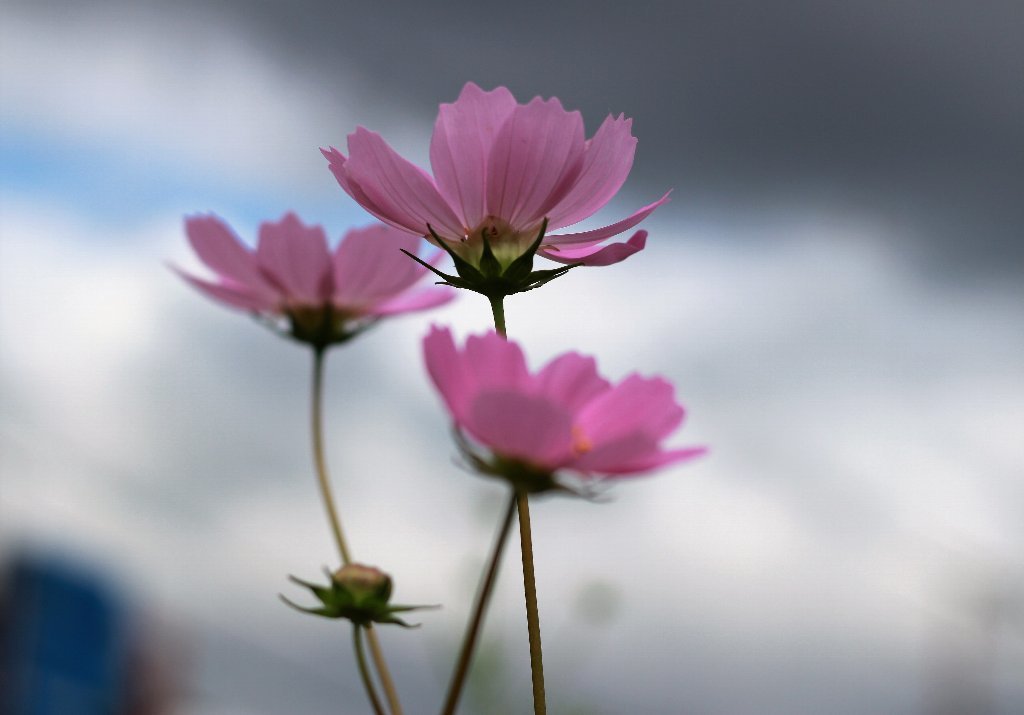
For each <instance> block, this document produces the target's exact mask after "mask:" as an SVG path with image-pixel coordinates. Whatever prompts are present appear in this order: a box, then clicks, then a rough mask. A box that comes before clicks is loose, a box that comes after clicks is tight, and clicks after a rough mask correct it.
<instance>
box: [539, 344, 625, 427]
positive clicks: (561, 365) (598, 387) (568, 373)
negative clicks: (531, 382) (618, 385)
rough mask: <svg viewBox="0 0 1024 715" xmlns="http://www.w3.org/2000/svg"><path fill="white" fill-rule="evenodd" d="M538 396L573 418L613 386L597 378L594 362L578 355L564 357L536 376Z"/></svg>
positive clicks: (567, 354) (601, 378) (587, 357)
mask: <svg viewBox="0 0 1024 715" xmlns="http://www.w3.org/2000/svg"><path fill="white" fill-rule="evenodd" d="M535 381H536V384H537V386H538V390H539V394H541V395H543V396H544V397H546V398H547V399H549V400H551V401H552V402H554V403H556V404H558V405H561V406H562V407H563V408H564V409H565V410H566V411H567V412H569V413H570V414H575V412H576V411H577V410H578V409H579V408H581V407H582V406H583V405H584V404H586V403H587V402H589V401H590V400H592V399H593V398H595V397H596V396H597V395H599V394H601V393H602V392H604V391H605V390H609V389H611V383H609V382H608V381H607V380H605V379H604V378H603V377H601V376H600V375H598V374H597V363H596V362H595V360H594V358H592V357H589V356H583V355H580V354H579V353H575V352H573V353H565V354H564V355H559V356H558V357H557V358H555V359H554V360H552V361H551V362H549V363H548V364H547V365H545V366H544V369H542V370H541V371H540V372H539V373H537V377H536V380H535Z"/></svg>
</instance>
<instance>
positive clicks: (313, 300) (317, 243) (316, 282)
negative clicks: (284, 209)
mask: <svg viewBox="0 0 1024 715" xmlns="http://www.w3.org/2000/svg"><path fill="white" fill-rule="evenodd" d="M256 262H257V264H258V265H259V267H260V268H261V269H263V272H264V274H265V275H267V276H268V277H269V278H271V279H272V281H273V282H274V283H275V284H276V285H277V286H278V287H279V288H280V289H281V291H282V293H284V294H285V295H286V296H287V298H288V300H289V301H291V302H297V303H303V304H306V305H320V304H323V303H324V302H326V301H327V300H328V299H329V298H330V293H331V290H330V289H331V258H330V254H329V253H328V251H327V237H326V236H325V235H324V230H323V229H322V228H321V227H320V226H306V225H305V224H303V223H302V221H300V220H299V217H298V216H296V215H295V214H293V213H288V214H286V215H285V216H284V218H282V219H281V220H280V221H278V222H277V223H272V222H267V223H263V224H261V225H260V235H259V243H258V245H257V248H256Z"/></svg>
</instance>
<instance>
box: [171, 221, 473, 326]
mask: <svg viewBox="0 0 1024 715" xmlns="http://www.w3.org/2000/svg"><path fill="white" fill-rule="evenodd" d="M185 232H186V233H187V234H188V239H189V242H190V243H191V244H192V248H193V249H194V250H195V252H196V254H197V255H198V256H199V258H200V259H201V260H202V261H203V263H205V264H206V266H207V267H208V268H209V269H210V270H211V271H213V273H214V274H215V275H216V278H215V279H214V280H207V279H204V278H199V277H196V276H193V275H189V274H188V273H185V272H184V271H181V270H179V269H177V268H175V270H176V271H177V272H178V273H179V274H180V275H181V276H182V277H183V278H184V279H185V280H186V281H188V282H189V283H191V284H192V285H193V286H195V287H196V288H198V289H199V290H200V291H201V292H202V293H204V294H206V295H207V296H209V297H210V298H213V299H214V300H216V301H218V302H221V303H224V304H226V305H229V306H231V307H234V308H241V309H243V310H248V311H251V312H253V313H257V314H259V315H264V316H270V317H282V316H283V317H287V318H288V319H290V321H291V324H292V325H291V327H292V334H293V336H294V337H297V338H299V339H301V340H306V341H308V342H317V340H321V341H326V342H325V343H324V344H329V343H331V342H339V341H340V340H343V339H346V338H347V337H350V336H351V334H352V333H353V332H354V331H356V330H357V329H358V327H360V326H362V325H365V324H366V323H367V322H372V321H373V320H374V319H376V318H380V317H383V316H388V315H396V314H399V313H406V312H409V311H415V310H424V309H427V308H432V307H434V306H438V305H441V304H443V303H447V302H448V301H449V300H451V299H452V298H453V297H454V291H452V290H451V289H449V288H440V287H434V286H431V287H429V288H419V289H414V288H413V285H414V284H415V283H416V282H417V281H418V280H420V278H422V277H423V276H424V274H425V273H426V272H427V271H426V269H425V268H423V267H422V266H419V265H416V264H415V263H413V262H412V261H410V260H408V258H406V257H405V256H403V255H402V253H401V251H400V250H399V249H405V250H407V251H409V252H411V253H415V251H416V247H417V244H418V243H419V241H417V240H416V239H415V238H413V237H411V236H409V235H408V234H407V233H404V232H402V231H396V230H395V229H393V228H391V227H389V226H384V225H381V224H378V225H375V226H368V227H366V228H359V229H353V230H351V231H349V232H348V233H346V234H345V236H344V237H343V238H342V240H341V242H340V243H339V244H338V246H337V248H335V249H334V251H333V252H332V251H330V250H329V249H328V247H327V238H326V235H325V234H324V230H323V228H321V227H320V226H306V225H305V224H303V223H302V221H301V220H299V218H298V217H297V216H296V215H295V214H293V213H288V214H285V216H284V217H283V218H282V219H281V220H280V221H278V222H276V223H274V222H266V223H263V224H261V225H260V228H259V242H258V244H257V247H256V250H255V251H254V250H252V249H250V248H248V247H247V246H245V245H244V244H242V242H241V241H239V240H238V238H237V237H236V236H235V234H234V232H232V230H231V229H230V228H229V227H228V225H227V224H226V223H224V221H222V220H221V219H219V218H217V217H216V216H191V217H189V218H187V219H186V220H185Z"/></svg>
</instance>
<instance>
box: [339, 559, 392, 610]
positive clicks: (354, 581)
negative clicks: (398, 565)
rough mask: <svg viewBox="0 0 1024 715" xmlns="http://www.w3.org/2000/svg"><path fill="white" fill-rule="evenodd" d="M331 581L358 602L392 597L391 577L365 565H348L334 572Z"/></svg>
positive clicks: (385, 599)
mask: <svg viewBox="0 0 1024 715" xmlns="http://www.w3.org/2000/svg"><path fill="white" fill-rule="evenodd" d="M331 581H333V582H334V583H336V584H338V585H339V586H340V587H342V588H344V589H346V590H348V592H349V593H350V594H351V595H352V598H353V599H355V600H356V601H364V600H373V599H383V600H384V602H385V603H387V600H388V598H390V596H391V577H390V576H388V575H387V574H386V573H384V572H383V571H381V570H380V569H378V568H375V567H373V566H364V565H363V564H346V565H345V566H342V567H341V568H340V569H338V570H337V571H335V572H334V574H333V575H332V576H331Z"/></svg>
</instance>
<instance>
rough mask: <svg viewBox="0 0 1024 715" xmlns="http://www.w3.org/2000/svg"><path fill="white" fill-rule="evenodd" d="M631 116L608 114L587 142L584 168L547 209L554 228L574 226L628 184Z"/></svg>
mask: <svg viewBox="0 0 1024 715" xmlns="http://www.w3.org/2000/svg"><path fill="white" fill-rule="evenodd" d="M632 126H633V120H632V119H625V118H624V117H623V115H621V114H620V115H619V116H618V117H611V116H609V117H608V118H607V119H605V120H604V123H603V124H602V125H601V127H600V129H598V130H597V134H595V135H594V138H593V139H591V140H590V141H589V142H587V149H586V152H585V153H584V155H583V169H582V170H581V171H580V175H579V177H577V179H576V183H575V184H574V185H573V187H572V189H571V190H570V191H569V193H568V194H566V195H565V197H564V198H562V200H561V201H559V202H558V205H557V206H555V207H553V208H552V209H550V210H549V211H548V227H549V228H551V229H556V228H561V227H562V226H571V225H572V224H574V223H577V222H579V221H582V220H583V219H585V218H587V217H588V216H591V215H592V214H594V213H595V212H596V211H597V210H598V209H600V208H601V207H602V206H604V205H605V204H606V203H608V201H609V200H611V198H612V197H613V196H615V194H616V193H618V191H619V189H620V188H622V184H623V183H625V181H626V177H627V176H629V170H630V169H631V168H632V167H633V156H634V155H635V154H636V138H635V137H634V136H633V133H632V131H631V128H632Z"/></svg>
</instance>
